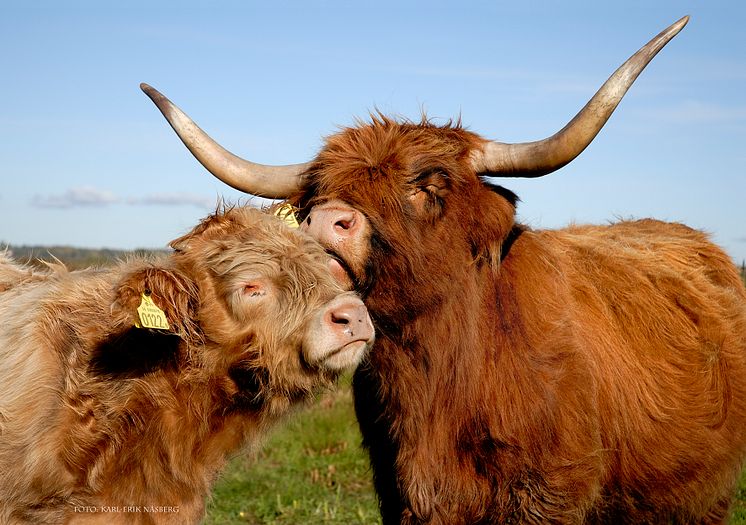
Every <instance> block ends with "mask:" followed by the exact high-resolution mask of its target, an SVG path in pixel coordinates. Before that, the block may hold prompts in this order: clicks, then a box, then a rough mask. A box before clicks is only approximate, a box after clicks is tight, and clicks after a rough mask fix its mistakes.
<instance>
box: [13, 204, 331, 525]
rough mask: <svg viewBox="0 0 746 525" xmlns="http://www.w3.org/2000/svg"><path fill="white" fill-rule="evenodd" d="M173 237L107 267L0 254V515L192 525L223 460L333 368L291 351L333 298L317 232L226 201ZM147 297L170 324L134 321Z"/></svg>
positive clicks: (254, 439)
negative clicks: (147, 325) (72, 268)
mask: <svg viewBox="0 0 746 525" xmlns="http://www.w3.org/2000/svg"><path fill="white" fill-rule="evenodd" d="M172 246H173V247H174V248H175V249H176V252H175V253H174V254H172V255H170V256H165V257H163V258H161V259H158V260H155V261H149V260H144V259H133V260H129V261H126V262H123V263H121V264H119V265H118V266H117V267H116V268H113V269H107V270H85V271H79V272H67V271H66V270H65V269H64V267H62V266H59V267H56V268H53V269H51V270H50V271H47V272H36V273H34V272H31V271H30V270H29V269H28V268H25V267H22V266H20V265H18V264H16V263H14V262H13V261H11V260H9V259H8V258H7V257H5V256H3V260H0V286H2V287H3V290H4V291H2V292H1V293H0V523H33V524H41V523H50V524H60V523H90V522H95V523H107V524H109V523H178V524H183V523H194V522H197V521H199V520H200V518H201V517H202V515H203V513H204V502H205V497H206V496H207V494H208V491H209V488H210V486H211V484H212V483H213V481H214V480H215V478H216V476H217V475H218V473H219V471H220V469H221V467H222V465H223V464H224V462H225V460H226V456H227V455H228V454H229V453H232V452H236V451H237V450H238V449H239V448H240V447H242V446H245V445H247V444H248V445H255V444H257V443H258V441H259V440H260V438H261V437H262V435H264V434H265V432H266V430H267V429H268V428H269V426H270V425H272V424H273V423H274V422H276V421H277V420H278V418H280V417H281V416H282V415H283V414H286V413H287V411H288V409H289V408H290V407H291V406H292V405H293V404H296V403H298V402H300V401H302V400H305V399H309V398H310V397H311V395H312V393H313V392H315V391H318V390H319V388H320V387H325V386H328V385H330V384H331V382H332V381H333V380H334V379H335V378H336V377H337V375H338V374H339V372H340V370H337V369H332V368H328V367H325V366H324V365H323V364H321V365H318V366H315V365H310V364H309V363H308V362H306V360H305V359H304V355H303V353H302V352H301V346H302V341H303V338H304V336H305V335H307V333H308V332H309V330H311V329H312V327H311V322H312V318H313V316H314V315H316V313H317V312H318V311H319V310H320V309H322V308H323V307H324V305H326V304H328V302H329V301H330V300H333V299H335V298H338V297H339V296H340V294H344V293H345V292H344V291H343V290H342V289H341V288H340V287H339V286H338V285H337V284H336V283H335V282H334V281H333V279H332V278H331V275H330V273H329V271H328V268H327V264H328V257H327V256H326V254H324V253H323V251H322V250H321V249H320V248H319V247H318V245H317V244H316V243H315V242H313V241H311V240H310V239H308V238H307V237H306V236H304V235H301V234H299V233H297V232H296V231H291V230H290V229H288V228H287V227H285V226H284V225H282V223H281V222H280V221H279V220H277V219H276V218H274V217H271V216H268V215H265V214H263V213H261V212H259V211H258V210H252V209H249V208H244V209H239V208H236V209H231V210H228V211H223V212H219V213H217V214H215V215H214V216H211V217H209V218H208V219H206V220H205V221H204V222H203V223H202V224H201V225H200V226H198V227H197V228H196V229H195V230H194V231H193V232H192V233H190V234H189V235H186V236H185V237H182V238H181V239H178V240H177V241H174V243H172ZM251 283H260V284H261V286H262V287H263V288H262V291H263V292H265V293H266V294H269V297H270V300H256V299H257V297H255V296H252V293H249V292H252V289H250V287H249V285H250V284H251ZM145 291H149V293H150V295H151V297H152V299H153V301H154V302H155V303H156V304H157V305H159V306H160V307H161V308H162V309H163V310H164V311H165V313H166V316H167V318H168V321H169V323H170V325H171V330H170V331H158V330H150V329H138V328H134V327H133V324H134V323H135V320H136V316H137V313H136V308H137V307H138V305H139V304H140V301H141V294H142V293H143V292H145Z"/></svg>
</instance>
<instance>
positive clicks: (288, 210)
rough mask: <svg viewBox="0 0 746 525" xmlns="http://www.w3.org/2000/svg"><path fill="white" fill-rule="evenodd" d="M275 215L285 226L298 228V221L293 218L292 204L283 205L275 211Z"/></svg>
mask: <svg viewBox="0 0 746 525" xmlns="http://www.w3.org/2000/svg"><path fill="white" fill-rule="evenodd" d="M275 215H277V216H278V217H279V218H280V219H282V220H283V221H285V224H287V225H288V226H290V227H291V228H298V227H299V225H298V221H297V220H296V218H295V209H294V208H293V205H292V204H283V205H282V206H280V207H279V208H277V209H276V210H275Z"/></svg>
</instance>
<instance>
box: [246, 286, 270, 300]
mask: <svg viewBox="0 0 746 525" xmlns="http://www.w3.org/2000/svg"><path fill="white" fill-rule="evenodd" d="M243 294H244V296H245V297H263V296H265V295H267V288H266V287H265V286H264V285H263V284H261V283H247V284H244V287H243Z"/></svg>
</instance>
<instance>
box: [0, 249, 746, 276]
mask: <svg viewBox="0 0 746 525" xmlns="http://www.w3.org/2000/svg"><path fill="white" fill-rule="evenodd" d="M4 248H6V249H8V250H10V252H11V254H12V256H13V257H14V258H15V259H16V260H17V261H21V262H25V263H27V264H31V265H34V266H43V262H42V261H48V262H52V261H54V260H55V258H57V259H59V260H60V261H62V262H63V263H64V264H65V266H67V267H68V268H70V269H71V270H76V269H79V268H88V267H91V266H93V267H95V266H107V265H110V264H112V263H113V262H114V261H117V260H120V259H123V258H125V257H127V256H131V255H153V254H158V253H167V251H166V250H148V249H145V248H139V249H136V250H112V249H109V248H101V249H98V250H96V249H89V248H73V247H72V246H26V245H20V246H18V245H6V244H5V243H3V242H0V251H1V250H2V249H4ZM739 269H740V270H741V278H742V279H743V283H744V285H746V261H742V262H741V265H740V266H739Z"/></svg>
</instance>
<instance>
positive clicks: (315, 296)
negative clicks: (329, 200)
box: [116, 207, 373, 410]
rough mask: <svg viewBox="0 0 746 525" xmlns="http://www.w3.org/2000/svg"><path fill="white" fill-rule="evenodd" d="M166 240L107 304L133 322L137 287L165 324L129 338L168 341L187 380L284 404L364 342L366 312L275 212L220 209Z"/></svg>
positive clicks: (326, 378)
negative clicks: (161, 259) (161, 253)
mask: <svg viewBox="0 0 746 525" xmlns="http://www.w3.org/2000/svg"><path fill="white" fill-rule="evenodd" d="M171 246H172V247H173V248H174V250H175V252H174V254H172V255H171V256H170V257H169V258H167V259H166V261H165V263H157V264H154V265H153V266H152V267H144V268H138V269H136V270H134V271H132V272H130V273H129V274H127V275H126V276H125V277H124V279H123V280H122V282H121V283H120V284H119V285H118V288H117V299H116V307H117V308H120V309H122V310H123V311H125V312H129V313H130V315H131V318H132V321H136V320H137V313H136V311H137V308H138V306H139V305H140V303H141V301H142V296H143V294H146V295H147V296H148V297H149V298H150V300H152V301H153V303H155V304H156V306H158V307H159V308H160V309H162V310H163V312H164V314H165V317H166V319H167V320H168V323H169V329H168V330H163V331H159V330H151V329H147V328H143V329H134V330H131V331H130V332H129V334H130V336H134V337H140V338H141V339H143V340H145V339H146V338H147V337H155V338H160V340H161V341H163V338H171V339H176V338H178V339H179V340H180V341H181V342H182V343H181V344H180V345H179V348H180V352H181V353H182V354H183V355H181V357H180V359H182V360H186V362H187V363H188V365H187V366H184V367H183V368H184V369H186V370H189V371H190V372H189V373H190V374H193V377H190V380H195V381H207V382H214V381H220V380H222V381H224V382H225V385H224V389H223V390H224V391H225V392H228V393H230V394H231V396H233V402H235V403H238V404H242V405H245V406H247V407H249V408H251V407H259V406H264V403H265V402H266V401H268V400H271V401H272V403H274V404H277V405H278V406H277V407H276V408H277V409H279V410H281V409H284V408H285V405H286V404H287V402H289V401H293V400H296V399H299V398H302V397H305V396H307V395H308V394H309V393H311V392H313V391H314V390H315V389H317V387H318V386H320V385H321V384H329V383H330V382H331V381H332V380H334V379H335V378H336V377H337V376H338V375H339V374H340V373H341V372H343V371H344V370H348V369H350V368H353V367H354V366H356V365H357V363H358V362H359V361H360V359H361V358H362V356H363V354H364V352H365V350H366V349H367V348H368V347H369V346H370V345H371V344H372V339H373V328H372V324H371V322H370V319H369V317H368V314H367V311H366V309H365V307H364V305H363V303H362V301H360V299H358V298H357V296H356V295H355V294H354V293H351V292H347V291H345V290H344V289H343V288H342V287H341V286H340V285H339V284H338V283H337V282H336V281H335V279H334V278H333V276H332V275H331V273H330V272H329V269H328V266H329V257H328V255H327V254H326V253H325V252H324V250H323V249H322V248H321V247H320V246H319V245H318V244H317V243H316V242H314V241H313V240H312V239H310V238H309V237H308V236H307V235H305V234H303V233H301V232H298V231H297V230H291V229H290V228H288V227H287V226H285V225H284V224H283V223H282V222H281V221H280V220H279V219H277V218H276V217H273V216H271V215H268V214H265V213H262V212H260V211H259V210H256V209H252V208H248V207H247V208H231V209H228V210H224V211H220V212H218V213H216V214H214V215H212V216H210V217H208V218H207V219H205V220H204V221H203V222H202V223H201V224H200V225H198V226H197V227H196V228H194V229H193V230H192V231H191V232H190V233H189V234H187V235H185V236H183V237H181V238H179V239H176V240H175V241H173V242H172V243H171ZM154 346H158V347H161V348H162V347H163V346H162V345H154ZM220 378H222V379H220Z"/></svg>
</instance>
